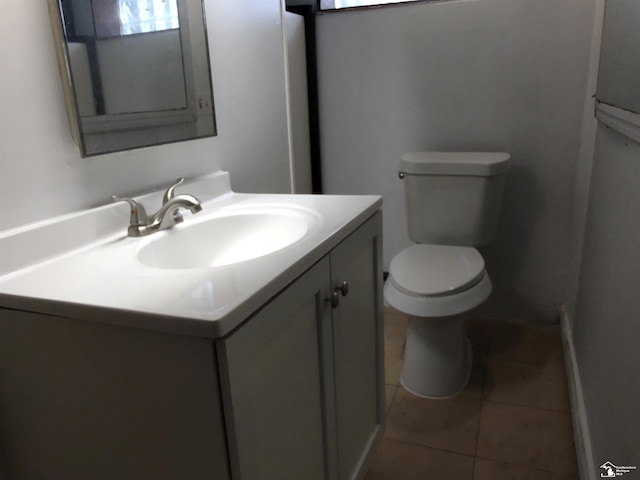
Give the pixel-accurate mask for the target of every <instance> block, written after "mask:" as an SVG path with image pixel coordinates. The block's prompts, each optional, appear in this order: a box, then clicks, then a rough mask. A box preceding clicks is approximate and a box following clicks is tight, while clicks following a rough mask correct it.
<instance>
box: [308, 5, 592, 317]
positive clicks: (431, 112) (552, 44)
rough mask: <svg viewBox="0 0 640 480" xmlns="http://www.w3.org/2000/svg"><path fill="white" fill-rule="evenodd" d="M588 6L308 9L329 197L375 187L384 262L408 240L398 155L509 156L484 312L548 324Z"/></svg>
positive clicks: (560, 256)
mask: <svg viewBox="0 0 640 480" xmlns="http://www.w3.org/2000/svg"><path fill="white" fill-rule="evenodd" d="M592 3H593V2H584V1H582V0H470V1H451V2H439V3H421V4H407V5H400V6H395V7H387V8H378V9H368V10H364V11H351V12H339V13H327V14H324V15H321V16H320V17H318V61H319V72H320V73H319V86H320V115H321V137H322V156H323V159H322V160H323V182H324V185H325V190H326V192H327V193H382V194H383V195H384V202H385V203H384V225H385V226H384V235H385V252H384V257H385V264H386V265H387V266H388V264H389V262H390V260H391V258H392V257H393V255H394V254H395V253H397V252H398V251H399V250H401V249H402V248H404V247H405V246H406V245H408V244H409V241H408V239H407V236H406V228H405V212H404V204H403V201H404V200H403V193H402V182H400V181H399V180H397V175H396V173H397V169H398V164H399V160H400V155H401V154H402V153H403V152H406V151H412V150H413V151H416V150H417V151H423V150H454V151H455V150H471V151H474V150H475V151H495V150H498V151H507V152H510V153H511V154H512V155H513V160H514V164H513V169H512V171H511V172H510V174H509V178H508V185H507V189H506V195H505V202H504V208H503V214H502V223H501V229H500V233H499V238H498V241H497V243H496V245H495V246H494V247H493V248H492V249H491V251H489V252H488V254H487V258H488V260H489V271H490V274H491V277H492V279H493V281H494V292H495V294H494V296H493V298H494V300H495V301H494V302H493V303H492V304H490V305H489V307H488V308H487V310H489V313H491V314H494V315H496V316H517V317H521V318H525V319H532V320H539V321H555V320H556V318H557V312H558V308H559V306H560V305H561V304H562V302H563V301H564V298H563V286H564V284H563V282H564V280H565V274H566V262H567V259H566V257H567V253H568V250H569V238H570V229H571V216H572V206H573V193H574V177H575V171H576V165H577V159H578V151H579V140H580V125H581V120H582V112H583V103H584V98H585V92H586V79H587V70H588V65H589V53H590V40H591V29H592V18H593V4H592Z"/></svg>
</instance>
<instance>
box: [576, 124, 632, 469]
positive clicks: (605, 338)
mask: <svg viewBox="0 0 640 480" xmlns="http://www.w3.org/2000/svg"><path fill="white" fill-rule="evenodd" d="M639 247H640V145H639V144H637V143H634V142H632V141H631V140H628V139H627V138H625V137H623V136H622V135H620V134H619V133H617V132H615V131H613V130H610V129H608V128H607V127H604V126H600V127H598V132H597V136H596V147H595V154H594V165H593V172H592V176H591V192H590V196H589V209H588V214H587V222H586V229H585V239H584V250H583V257H582V269H581V274H580V287H579V291H578V300H577V306H576V319H575V323H574V326H573V342H574V347H575V351H576V357H577V362H578V368H579V371H580V379H581V382H582V394H583V396H584V402H585V406H586V415H587V418H588V424H589V433H590V438H591V445H592V449H593V460H594V463H595V465H596V467H597V466H599V465H601V464H602V463H604V462H605V461H607V460H609V461H611V462H613V463H614V464H616V465H636V466H638V468H640V456H638V455H639V452H640V415H638V405H640V356H639V354H638V348H639V346H640V303H639V299H638V292H639V289H638V285H640V253H639V250H638V248H639ZM629 475H630V476H633V474H629Z"/></svg>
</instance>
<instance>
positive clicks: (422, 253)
mask: <svg viewBox="0 0 640 480" xmlns="http://www.w3.org/2000/svg"><path fill="white" fill-rule="evenodd" d="M389 274H390V278H391V281H392V282H394V283H395V284H396V287H397V288H398V289H400V290H402V291H403V292H405V293H407V294H409V295H426V296H438V295H452V294H454V293H458V292H461V291H463V290H466V289H468V288H469V287H471V286H473V285H474V284H476V283H478V281H479V280H480V278H481V277H482V275H483V274H484V259H483V258H482V255H480V253H479V252H478V251H477V250H476V249H475V248H471V247H457V246H451V245H412V246H410V247H408V248H405V249H404V250H403V251H401V252H400V253H399V254H398V255H396V256H395V257H394V258H393V260H392V261H391V266H390V268H389Z"/></svg>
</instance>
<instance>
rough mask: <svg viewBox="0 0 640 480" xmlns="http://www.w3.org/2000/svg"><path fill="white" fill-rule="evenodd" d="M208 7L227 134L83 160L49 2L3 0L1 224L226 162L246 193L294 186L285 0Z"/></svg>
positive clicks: (221, 125)
mask: <svg viewBox="0 0 640 480" xmlns="http://www.w3.org/2000/svg"><path fill="white" fill-rule="evenodd" d="M205 8H206V13H207V25H208V28H209V46H210V54H211V59H212V77H213V90H214V97H215V107H216V117H217V122H218V136H217V137H215V138H208V139H202V140H195V141H189V142H181V143H177V144H171V145H164V146H158V147H150V148H145V149H140V150H133V151H128V152H120V153H115V154H110V155H101V156H98V157H91V158H87V159H82V158H80V155H79V151H78V148H77V147H76V145H75V144H74V143H73V141H72V140H71V134H70V130H69V126H68V121H67V114H66V110H65V105H64V98H63V92H62V86H61V80H60V75H59V72H58V65H57V62H56V55H55V50H54V47H53V39H52V33H51V27H50V23H49V12H48V10H47V2H44V1H42V0H2V15H1V16H0V112H2V113H1V115H0V172H1V173H0V230H3V229H7V228H11V227H14V226H18V225H22V224H25V223H28V222H32V221H36V220H39V219H43V218H47V217H50V216H53V215H58V214H62V213H67V212H70V211H74V210H78V209H82V208H87V207H90V206H94V205H97V204H101V203H104V202H105V201H107V199H108V198H109V197H110V195H112V194H119V195H124V194H130V193H136V192H140V191H143V190H147V189H151V188H156V187H160V186H163V185H165V184H168V183H170V182H171V181H172V180H174V179H175V178H177V177H179V176H185V177H191V176H196V175H200V174H204V173H208V172H212V171H216V170H220V169H225V170H228V171H230V172H231V181H232V184H233V186H234V189H235V190H238V191H255V192H267V191H268V192H288V191H289V188H290V181H289V169H288V161H289V152H288V139H287V120H286V115H287V112H286V102H285V82H284V53H283V44H282V29H281V11H280V10H281V6H280V1H279V0H269V1H267V0H243V1H242V2H237V1H214V0H205ZM125 220H126V219H125Z"/></svg>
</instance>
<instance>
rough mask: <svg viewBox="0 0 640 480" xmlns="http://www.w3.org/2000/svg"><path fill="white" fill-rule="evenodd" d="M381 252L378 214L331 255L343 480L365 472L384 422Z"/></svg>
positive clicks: (338, 437)
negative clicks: (335, 302) (337, 298)
mask: <svg viewBox="0 0 640 480" xmlns="http://www.w3.org/2000/svg"><path fill="white" fill-rule="evenodd" d="M381 251H382V238H381V214H380V213H378V214H376V215H375V216H374V217H373V218H372V219H370V220H369V221H367V222H366V223H365V224H364V225H363V226H362V227H360V228H359V229H358V230H356V231H355V232H354V233H353V234H351V235H350V236H349V237H348V238H347V239H345V240H344V241H343V242H342V243H340V245H338V246H337V247H336V248H335V249H334V250H333V251H332V252H331V279H332V287H333V289H334V290H333V291H334V292H337V293H338V294H339V295H340V297H339V304H338V305H337V306H336V307H335V308H334V309H333V352H334V374H335V398H336V402H335V405H336V411H335V414H336V425H337V428H336V433H337V449H338V478H339V480H351V479H355V478H357V477H358V475H359V474H360V473H362V472H361V470H362V467H363V464H364V462H365V461H366V459H367V455H368V453H369V452H370V450H371V447H372V445H373V443H374V442H375V440H376V439H377V437H378V434H379V433H380V431H381V425H382V422H383V415H384V400H383V399H384V378H383V372H384V367H383V345H384V341H383V326H382V298H381V293H382V271H381V267H382V263H381V261H380V255H381ZM344 282H346V284H345V283H344ZM343 285H347V286H348V287H347V288H348V292H347V290H346V289H345V287H343ZM343 290H344V291H343ZM344 293H347V294H346V295H344Z"/></svg>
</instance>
